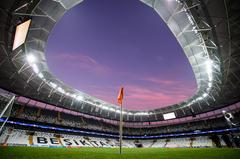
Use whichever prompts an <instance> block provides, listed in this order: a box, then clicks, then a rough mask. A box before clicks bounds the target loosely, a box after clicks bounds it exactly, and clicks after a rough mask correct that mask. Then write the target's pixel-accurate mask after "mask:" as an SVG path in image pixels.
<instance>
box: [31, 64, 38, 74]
mask: <svg viewBox="0 0 240 159" xmlns="http://www.w3.org/2000/svg"><path fill="white" fill-rule="evenodd" d="M32 68H33V71H34V72H35V73H37V74H38V73H39V69H38V66H37V65H36V64H32Z"/></svg>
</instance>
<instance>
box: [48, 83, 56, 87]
mask: <svg viewBox="0 0 240 159" xmlns="http://www.w3.org/2000/svg"><path fill="white" fill-rule="evenodd" d="M49 84H50V86H51V87H53V88H56V87H57V85H56V84H55V83H53V82H50V83H49Z"/></svg>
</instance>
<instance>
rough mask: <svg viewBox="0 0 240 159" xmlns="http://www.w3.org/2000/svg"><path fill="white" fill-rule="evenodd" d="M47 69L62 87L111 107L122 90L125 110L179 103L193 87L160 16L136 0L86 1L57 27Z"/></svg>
mask: <svg viewBox="0 0 240 159" xmlns="http://www.w3.org/2000/svg"><path fill="white" fill-rule="evenodd" d="M46 56H47V62H48V65H49V69H50V71H51V72H52V73H53V74H54V75H55V76H56V77H58V78H59V79H60V80H62V81H64V82H65V83H66V84H68V85H70V86H72V87H74V88H76V89H78V90H80V91H83V92H85V93H88V94H90V95H92V96H95V97H97V98H100V99H102V100H105V101H107V102H110V103H114V104H116V103H117V95H118V91H119V88H120V86H124V88H125V92H126V94H125V98H124V104H123V105H124V108H125V109H131V110H149V109H155V108H160V107H164V106H168V105H170V104H175V103H178V102H181V101H183V100H185V99H187V98H188V97H190V96H192V95H193V94H194V93H195V91H196V89H197V85H196V81H195V77H194V74H193V71H192V68H191V65H190V64H189V62H188V60H187V58H186V56H185V54H184V52H183V50H182V48H181V47H180V45H179V44H178V42H177V40H176V39H175V37H174V36H173V34H172V33H171V31H170V30H169V29H168V27H167V26H166V24H165V23H164V22H163V21H162V19H161V18H160V17H159V16H158V14H157V13H156V12H155V11H154V10H153V9H152V8H150V7H148V6H147V5H145V4H143V3H142V2H140V1H139V0H85V1H84V2H83V3H81V4H80V5H78V6H75V7H74V8H72V9H71V10H70V11H68V12H67V13H66V14H65V15H64V17H63V18H62V20H61V21H60V22H59V23H58V24H57V25H56V26H55V28H54V30H53V32H52V34H51V35H50V37H49V41H48V46H47V53H46Z"/></svg>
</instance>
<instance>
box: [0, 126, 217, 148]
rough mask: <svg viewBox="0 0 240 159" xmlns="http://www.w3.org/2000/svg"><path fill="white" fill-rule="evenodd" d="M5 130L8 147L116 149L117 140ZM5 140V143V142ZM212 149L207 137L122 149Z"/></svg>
mask: <svg viewBox="0 0 240 159" xmlns="http://www.w3.org/2000/svg"><path fill="white" fill-rule="evenodd" d="M9 130H12V128H8V127H7V128H5V130H4V131H3V133H2V135H1V137H0V144H3V143H4V142H6V143H7V144H8V145H26V146H58V147H59V146H64V147H118V144H119V142H118V140H117V139H107V138H97V137H84V136H78V135H68V134H54V133H46V132H40V131H36V132H33V131H26V130H20V129H13V130H12V131H11V133H9V132H10V131H9ZM6 139H7V141H6ZM191 141H192V147H213V144H212V140H211V139H210V138H209V137H208V136H201V137H195V138H194V140H193V138H187V137H185V138H168V139H158V140H140V141H135V140H124V141H123V147H128V148H135V147H136V145H135V142H138V143H140V144H142V146H143V147H146V148H147V147H155V148H163V147H167V148H175V147H191V145H190V142H191Z"/></svg>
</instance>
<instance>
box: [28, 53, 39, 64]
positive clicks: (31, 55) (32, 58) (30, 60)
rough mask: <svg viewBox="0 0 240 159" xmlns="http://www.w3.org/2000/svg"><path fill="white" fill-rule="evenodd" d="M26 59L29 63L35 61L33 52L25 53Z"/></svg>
mask: <svg viewBox="0 0 240 159" xmlns="http://www.w3.org/2000/svg"><path fill="white" fill-rule="evenodd" d="M27 61H28V63H29V64H32V63H35V62H36V61H37V59H36V57H35V56H34V55H33V54H28V55H27Z"/></svg>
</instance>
